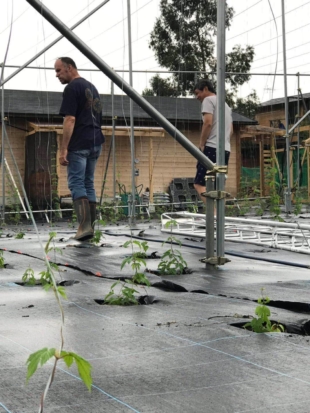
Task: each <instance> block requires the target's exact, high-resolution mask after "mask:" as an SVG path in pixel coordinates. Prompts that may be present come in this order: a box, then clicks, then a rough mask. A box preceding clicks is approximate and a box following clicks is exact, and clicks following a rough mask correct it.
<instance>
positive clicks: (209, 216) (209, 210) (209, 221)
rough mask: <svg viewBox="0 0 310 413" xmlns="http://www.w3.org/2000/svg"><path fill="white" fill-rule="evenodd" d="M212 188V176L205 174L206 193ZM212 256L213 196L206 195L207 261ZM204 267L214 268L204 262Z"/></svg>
mask: <svg viewBox="0 0 310 413" xmlns="http://www.w3.org/2000/svg"><path fill="white" fill-rule="evenodd" d="M213 190H214V176H209V175H207V176H206V192H207V194H208V193H209V192H211V191H213ZM213 257H214V198H211V197H210V196H207V197H206V258H207V261H208V260H209V259H212V258H213ZM206 268H207V269H208V268H214V266H213V265H212V264H208V262H206Z"/></svg>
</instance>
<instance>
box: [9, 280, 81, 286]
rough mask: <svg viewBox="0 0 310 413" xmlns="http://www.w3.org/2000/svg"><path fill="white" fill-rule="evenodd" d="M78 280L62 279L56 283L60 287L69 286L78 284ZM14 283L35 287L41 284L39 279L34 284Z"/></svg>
mask: <svg viewBox="0 0 310 413" xmlns="http://www.w3.org/2000/svg"><path fill="white" fill-rule="evenodd" d="M79 282H80V281H77V280H62V281H58V282H57V283H56V285H59V286H62V287H69V286H70V285H73V284H79ZM15 284H17V285H21V286H22V287H37V286H42V282H41V281H40V280H37V281H36V283H35V284H34V285H32V284H29V283H26V282H23V281H16V282H15Z"/></svg>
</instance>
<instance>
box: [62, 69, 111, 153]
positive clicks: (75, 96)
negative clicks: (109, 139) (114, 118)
mask: <svg viewBox="0 0 310 413" xmlns="http://www.w3.org/2000/svg"><path fill="white" fill-rule="evenodd" d="M59 114H60V115H62V116H66V115H69V116H74V117H75V125H74V129H73V134H72V136H71V139H70V142H69V146H68V150H69V151H78V150H81V149H89V148H92V147H94V146H97V145H101V144H102V143H103V142H104V140H105V139H104V135H103V134H102V132H101V116H102V105H101V102H100V97H99V93H98V91H97V89H96V88H95V86H94V85H93V84H92V83H90V82H88V81H87V80H85V79H83V78H82V77H78V78H76V79H73V80H72V81H71V82H70V83H69V84H68V85H67V86H66V87H65V90H64V92H63V100H62V104H61V108H60V111H59Z"/></svg>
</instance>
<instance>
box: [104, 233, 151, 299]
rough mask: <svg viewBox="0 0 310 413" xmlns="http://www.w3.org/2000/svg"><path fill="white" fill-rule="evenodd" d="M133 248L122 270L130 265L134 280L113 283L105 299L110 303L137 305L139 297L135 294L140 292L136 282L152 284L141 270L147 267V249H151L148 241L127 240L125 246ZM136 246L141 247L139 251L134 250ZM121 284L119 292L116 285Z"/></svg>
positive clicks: (125, 259) (123, 262) (124, 261)
mask: <svg viewBox="0 0 310 413" xmlns="http://www.w3.org/2000/svg"><path fill="white" fill-rule="evenodd" d="M130 246H131V248H132V254H131V255H130V256H128V257H126V258H124V259H123V261H122V264H121V270H122V269H123V268H124V267H125V265H130V266H131V268H132V269H133V270H134V272H135V273H134V275H133V277H132V280H128V279H126V281H125V282H122V283H121V282H120V281H119V280H118V281H116V282H115V283H114V284H112V286H111V289H110V291H109V293H108V294H107V295H106V296H105V298H104V301H105V303H106V304H110V305H133V304H134V305H136V304H139V303H138V301H137V299H136V298H135V296H134V293H138V291H136V290H135V289H134V287H133V285H135V284H140V285H146V286H148V287H149V286H150V285H151V283H150V281H149V280H148V278H147V277H146V276H145V274H144V273H143V272H141V267H142V266H144V267H146V262H145V258H146V251H147V250H148V249H149V246H148V244H147V242H146V241H136V240H134V241H133V240H131V241H127V242H125V244H123V247H125V248H128V247H130ZM134 246H137V247H138V248H139V251H134V250H133V248H134ZM119 284H120V285H121V288H120V290H119V292H118V293H115V287H116V286H118V285H119Z"/></svg>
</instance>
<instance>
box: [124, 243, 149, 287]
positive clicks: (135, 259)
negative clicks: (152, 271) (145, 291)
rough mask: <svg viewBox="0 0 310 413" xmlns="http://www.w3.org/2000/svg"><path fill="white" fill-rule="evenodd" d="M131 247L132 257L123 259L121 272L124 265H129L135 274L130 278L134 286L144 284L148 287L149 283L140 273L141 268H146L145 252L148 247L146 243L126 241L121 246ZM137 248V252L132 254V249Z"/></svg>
mask: <svg viewBox="0 0 310 413" xmlns="http://www.w3.org/2000/svg"><path fill="white" fill-rule="evenodd" d="M129 246H131V248H132V255H130V256H129V257H126V258H124V260H123V262H122V265H121V270H122V269H123V268H124V267H125V265H130V266H131V268H132V269H133V270H134V272H135V274H134V276H133V277H132V281H133V282H134V283H135V284H144V285H147V286H148V287H150V285H151V283H150V282H149V280H148V278H147V277H146V276H145V274H144V273H143V272H141V267H142V266H144V267H146V262H145V258H146V251H147V250H148V249H149V246H148V244H147V242H146V241H142V242H141V241H127V242H125V244H124V245H123V247H124V248H128V247H129ZM134 246H137V247H138V248H139V251H137V252H134V250H133V247H134Z"/></svg>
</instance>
